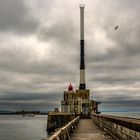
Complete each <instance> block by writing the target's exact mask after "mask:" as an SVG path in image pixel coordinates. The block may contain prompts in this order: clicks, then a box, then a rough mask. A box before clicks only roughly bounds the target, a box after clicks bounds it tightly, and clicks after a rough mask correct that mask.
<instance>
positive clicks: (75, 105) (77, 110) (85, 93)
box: [61, 84, 97, 115]
mask: <svg viewBox="0 0 140 140" xmlns="http://www.w3.org/2000/svg"><path fill="white" fill-rule="evenodd" d="M61 111H62V112H66V113H70V114H76V115H79V114H82V115H88V114H90V113H91V111H94V112H97V107H96V102H95V101H94V100H90V90H89V89H86V90H76V91H74V89H73V86H72V85H71V84H70V85H69V86H68V90H67V91H64V96H63V100H62V101H61Z"/></svg>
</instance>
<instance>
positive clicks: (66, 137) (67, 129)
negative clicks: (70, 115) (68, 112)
mask: <svg viewBox="0 0 140 140" xmlns="http://www.w3.org/2000/svg"><path fill="white" fill-rule="evenodd" d="M79 120H80V117H79V116H78V117H76V118H75V119H74V120H72V121H70V122H69V123H68V124H67V125H65V126H63V127H62V128H60V129H58V131H56V132H55V133H54V134H53V135H51V136H50V137H49V138H47V139H42V140H71V138H70V134H71V133H72V132H73V130H74V129H75V128H76V126H77V124H78V122H79Z"/></svg>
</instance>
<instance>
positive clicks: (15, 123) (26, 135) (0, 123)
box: [0, 115, 48, 140]
mask: <svg viewBox="0 0 140 140" xmlns="http://www.w3.org/2000/svg"><path fill="white" fill-rule="evenodd" d="M46 125H47V116H43V115H36V116H34V117H31V116H25V117H23V116H22V115H0V140H41V139H42V138H47V136H48V134H47V131H46Z"/></svg>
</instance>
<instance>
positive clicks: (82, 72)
mask: <svg viewBox="0 0 140 140" xmlns="http://www.w3.org/2000/svg"><path fill="white" fill-rule="evenodd" d="M79 7H80V85H79V90H85V89H86V84H85V59H84V57H85V56H84V44H85V43H84V8H85V5H84V4H80V6H79Z"/></svg>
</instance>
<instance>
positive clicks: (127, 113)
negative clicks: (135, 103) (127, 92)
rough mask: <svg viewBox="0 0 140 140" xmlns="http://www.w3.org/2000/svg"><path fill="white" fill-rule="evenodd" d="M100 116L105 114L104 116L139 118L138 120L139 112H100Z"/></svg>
mask: <svg viewBox="0 0 140 140" xmlns="http://www.w3.org/2000/svg"><path fill="white" fill-rule="evenodd" d="M101 114H105V115H112V116H122V117H131V118H139V119H140V112H138V111H137V112H135V111H133V112H127V111H126V112H124V111H121V112H119V111H116V112H113V111H108V112H107V111H106V112H102V113H101Z"/></svg>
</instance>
